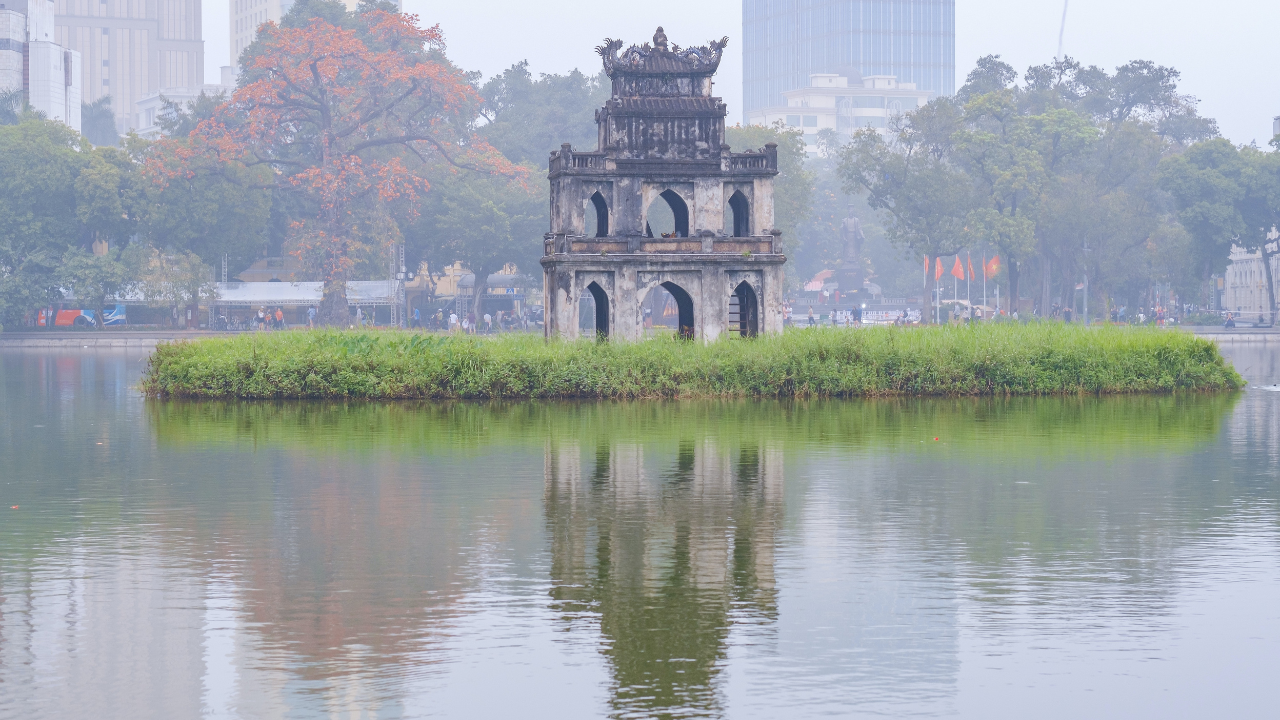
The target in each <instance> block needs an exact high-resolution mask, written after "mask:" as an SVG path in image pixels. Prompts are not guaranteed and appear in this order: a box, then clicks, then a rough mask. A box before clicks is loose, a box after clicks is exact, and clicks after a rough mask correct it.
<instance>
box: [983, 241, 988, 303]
mask: <svg viewBox="0 0 1280 720" xmlns="http://www.w3.org/2000/svg"><path fill="white" fill-rule="evenodd" d="M982 304H983V305H986V304H987V254H986V253H982Z"/></svg>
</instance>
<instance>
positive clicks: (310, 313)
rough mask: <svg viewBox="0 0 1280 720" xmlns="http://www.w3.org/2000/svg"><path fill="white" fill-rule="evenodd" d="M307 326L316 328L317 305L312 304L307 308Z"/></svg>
mask: <svg viewBox="0 0 1280 720" xmlns="http://www.w3.org/2000/svg"><path fill="white" fill-rule="evenodd" d="M307 327H309V328H311V329H313V330H314V329H315V327H316V306H315V305H312V306H311V307H309V308H307Z"/></svg>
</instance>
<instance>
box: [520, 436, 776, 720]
mask: <svg viewBox="0 0 1280 720" xmlns="http://www.w3.org/2000/svg"><path fill="white" fill-rule="evenodd" d="M664 449H665V448H653V447H646V446H644V445H642V444H639V443H635V442H634V441H633V442H626V443H614V442H610V441H609V440H608V439H606V438H599V439H598V441H597V444H596V445H595V446H594V447H588V448H586V451H587V452H585V453H584V448H583V447H582V444H581V443H580V442H579V441H575V440H568V439H556V440H552V441H550V442H549V444H548V451H547V462H546V495H545V498H546V499H545V503H544V504H545V513H546V516H547V534H548V536H549V537H550V542H551V579H552V582H553V584H554V589H553V591H552V597H553V598H554V599H555V601H556V602H555V608H556V610H557V611H558V612H559V613H561V614H562V616H563V622H565V623H566V624H567V626H568V627H570V628H574V627H576V626H579V625H582V624H587V625H591V626H593V627H596V628H597V629H598V631H599V632H600V634H601V636H602V650H601V652H602V653H603V654H604V655H605V656H606V657H607V658H608V659H609V664H610V669H611V673H612V688H611V692H610V704H611V706H612V709H613V711H614V713H616V714H617V715H619V716H624V717H631V716H634V717H652V716H654V714H655V713H657V714H659V715H662V714H665V713H676V714H681V715H716V714H718V712H719V711H720V710H721V709H722V707H721V705H722V701H721V698H720V697H719V694H718V692H717V680H718V678H719V675H720V674H721V672H722V670H723V666H724V660H725V653H726V641H727V639H728V636H729V631H730V626H731V625H733V624H735V623H753V622H755V623H768V622H772V621H773V620H774V619H775V618H776V615H777V597H776V596H777V588H776V582H775V577H774V554H775V544H776V542H777V537H776V536H777V532H778V528H779V525H780V523H781V519H782V512H783V502H782V484H783V470H782V453H781V452H780V451H779V450H778V449H776V448H769V447H767V446H765V447H762V446H761V445H760V444H744V445H739V446H737V447H734V448H728V447H723V446H720V445H718V444H717V443H716V442H715V441H714V440H712V439H701V440H693V439H690V440H682V441H680V442H679V443H678V446H677V447H676V448H674V453H668V452H664V451H663V450H664ZM584 454H585V455H586V456H587V457H585V458H584V457H583V456H584ZM672 454H673V455H674V457H670V456H671V455H672Z"/></svg>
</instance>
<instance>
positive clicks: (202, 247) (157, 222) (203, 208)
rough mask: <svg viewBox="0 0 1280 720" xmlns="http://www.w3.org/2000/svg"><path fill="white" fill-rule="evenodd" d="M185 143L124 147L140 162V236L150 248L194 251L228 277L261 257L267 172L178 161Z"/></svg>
mask: <svg viewBox="0 0 1280 720" xmlns="http://www.w3.org/2000/svg"><path fill="white" fill-rule="evenodd" d="M185 142H186V140H185V139H175V140H173V141H171V143H163V144H151V143H148V142H147V141H145V140H140V139H136V138H131V139H130V140H129V141H128V142H127V143H126V145H127V146H128V147H129V150H130V152H131V153H132V154H133V155H134V157H136V158H138V159H139V160H141V161H145V169H144V175H145V178H146V182H145V183H143V185H144V189H145V197H144V200H143V202H145V206H146V207H145V210H144V213H143V217H142V221H141V226H140V233H141V234H142V235H143V236H144V237H145V238H146V239H147V240H148V241H149V242H150V243H152V244H153V245H156V246H157V247H163V248H173V249H176V250H181V251H185V252H193V253H195V254H196V255H197V256H199V258H200V259H201V261H203V262H204V263H205V264H207V265H209V266H211V267H218V268H220V267H221V266H222V260H223V256H224V255H225V256H226V259H227V269H228V272H229V274H230V275H231V276H234V275H235V274H236V273H238V272H240V271H241V270H243V269H245V268H247V267H248V266H249V265H251V264H252V263H253V262H254V261H255V260H257V259H258V258H261V257H263V256H264V255H265V254H266V251H267V247H268V243H269V242H270V231H271V220H272V216H271V213H272V203H273V192H272V187H273V185H274V181H273V179H272V178H271V170H270V168H269V167H267V166H265V165H258V166H252V167H247V166H243V165H240V164H234V163H224V162H219V161H218V160H217V159H216V158H209V157H203V156H198V157H194V158H186V159H184V158H181V157H178V153H179V150H180V148H181V147H182V146H183V145H184V144H185Z"/></svg>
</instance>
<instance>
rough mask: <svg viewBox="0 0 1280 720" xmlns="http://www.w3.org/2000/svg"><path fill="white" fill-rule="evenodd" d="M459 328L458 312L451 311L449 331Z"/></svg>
mask: <svg viewBox="0 0 1280 720" xmlns="http://www.w3.org/2000/svg"><path fill="white" fill-rule="evenodd" d="M457 329H458V313H454V312H451V313H449V332H453V331H455V330H457Z"/></svg>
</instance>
